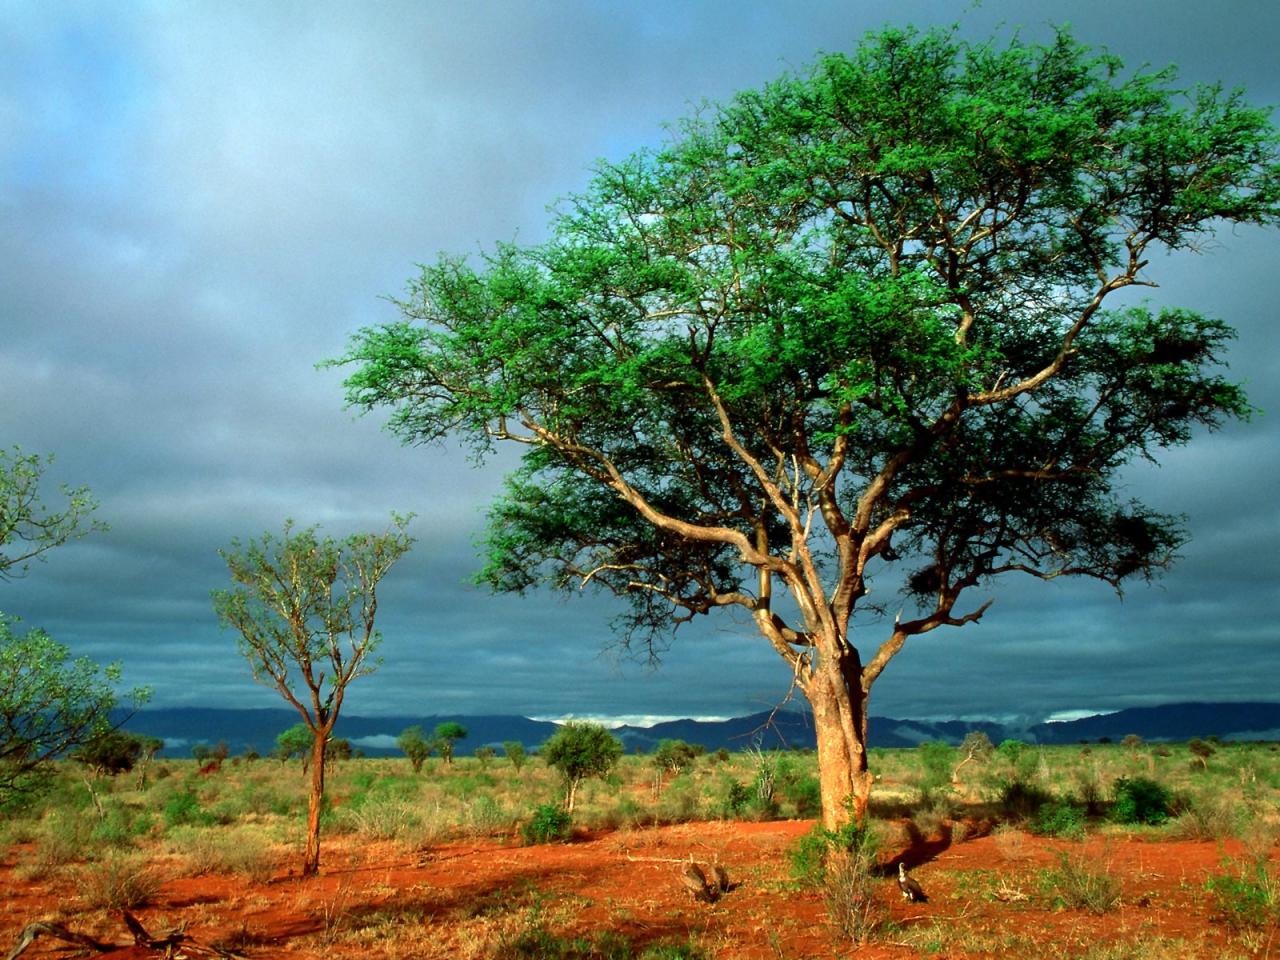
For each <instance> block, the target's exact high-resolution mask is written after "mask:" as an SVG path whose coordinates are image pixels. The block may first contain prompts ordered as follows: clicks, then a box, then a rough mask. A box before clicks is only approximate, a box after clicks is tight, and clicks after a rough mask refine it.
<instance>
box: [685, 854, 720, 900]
mask: <svg viewBox="0 0 1280 960" xmlns="http://www.w3.org/2000/svg"><path fill="white" fill-rule="evenodd" d="M680 882H681V883H682V884H684V887H685V889H686V890H688V891H689V893H691V894H692V895H693V899H695V900H702V901H704V902H705V903H715V901H716V900H717V899H718V898H719V896H720V890H719V888H718V887H713V886H711V885H710V884H708V883H707V875H706V874H705V873H703V872H702V868H701V867H700V866H698V865H697V864H696V863H694V862H693V857H690V858H689V862H688V863H686V864H685V865H684V869H683V870H682V871H680Z"/></svg>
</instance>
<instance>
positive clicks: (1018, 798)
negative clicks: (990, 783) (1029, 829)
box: [998, 741, 1053, 821]
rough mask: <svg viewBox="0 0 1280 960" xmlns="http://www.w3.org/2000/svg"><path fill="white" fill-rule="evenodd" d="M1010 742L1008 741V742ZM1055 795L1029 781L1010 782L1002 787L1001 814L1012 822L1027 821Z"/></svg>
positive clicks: (1006, 782)
mask: <svg viewBox="0 0 1280 960" xmlns="http://www.w3.org/2000/svg"><path fill="white" fill-rule="evenodd" d="M1006 742H1008V741H1006ZM1052 799H1053V795H1052V794H1050V793H1049V791H1048V790H1045V789H1044V788H1043V787H1040V786H1037V785H1036V784H1034V783H1032V782H1030V781H1029V780H1021V779H1019V780H1008V781H1005V782H1004V783H1002V784H1001V785H1000V794H999V801H998V802H999V804H1000V812H1001V813H1002V814H1003V815H1004V816H1005V817H1006V818H1007V819H1010V820H1017V821H1025V820H1030V819H1031V818H1032V817H1034V816H1035V815H1036V814H1037V813H1038V812H1039V810H1040V808H1041V807H1043V806H1044V805H1045V804H1046V803H1049V802H1050V801H1051V800H1052Z"/></svg>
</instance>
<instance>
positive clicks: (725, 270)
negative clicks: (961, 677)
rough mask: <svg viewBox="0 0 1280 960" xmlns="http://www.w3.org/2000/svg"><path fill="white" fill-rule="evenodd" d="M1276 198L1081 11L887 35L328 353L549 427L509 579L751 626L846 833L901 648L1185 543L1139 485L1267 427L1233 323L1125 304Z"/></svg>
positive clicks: (866, 784) (1272, 171) (725, 108)
mask: <svg viewBox="0 0 1280 960" xmlns="http://www.w3.org/2000/svg"><path fill="white" fill-rule="evenodd" d="M1278 198H1280V168H1278V166H1277V138H1276V134H1275V131H1274V130H1273V128H1272V127H1271V126H1270V123H1269V120H1268V115H1267V113H1266V111H1263V110H1260V109H1254V108H1251V107H1250V106H1248V105H1247V104H1246V103H1245V102H1244V101H1243V99H1242V96H1241V95H1240V94H1239V93H1227V92H1224V91H1222V90H1220V89H1216V88H1197V89H1194V90H1183V89H1179V88H1178V86H1177V80H1176V76H1175V74H1174V73H1173V71H1171V70H1161V71H1155V72H1152V71H1145V70H1139V71H1136V72H1126V71H1125V70H1124V69H1123V68H1122V66H1121V64H1119V63H1118V62H1117V61H1116V60H1115V59H1114V58H1113V57H1111V56H1109V55H1106V54H1099V53H1097V52H1094V51H1091V50H1089V49H1087V48H1085V47H1083V46H1081V45H1079V44H1078V43H1076V42H1075V41H1074V40H1073V39H1072V38H1071V37H1070V36H1069V35H1068V34H1067V33H1066V32H1059V34H1058V35H1057V36H1056V38H1055V39H1054V41H1053V42H1051V43H1048V44H1047V45H1027V44H1023V43H1020V42H1013V43H1011V44H1008V45H1004V44H1000V43H996V42H988V43H979V44H969V43H965V42H962V41H960V40H958V39H956V38H955V37H954V36H953V35H952V34H949V33H946V32H933V33H928V34H923V35H922V34H919V33H915V32H912V31H898V30H889V31H885V32H883V33H880V34H878V35H874V36H870V37H868V38H867V39H866V41H865V42H864V43H863V44H862V45H861V47H860V48H859V49H858V50H856V51H855V52H854V53H853V54H852V55H848V56H843V55H835V56H828V57H824V58H823V59H821V60H819V61H818V62H817V63H816V65H814V66H813V67H812V68H811V69H810V70H808V71H807V72H805V73H803V74H801V75H794V76H787V77H784V78H782V79H780V80H779V81H777V82H775V83H773V84H771V85H769V86H767V87H765V88H764V89H761V90H757V91H749V92H746V93H742V94H740V95H738V96H737V97H736V98H734V99H733V100H732V101H730V102H728V103H726V104H724V105H722V106H719V107H714V108H708V109H707V110H705V111H703V113H702V114H701V115H700V116H698V117H697V118H695V119H693V120H691V121H690V122H687V123H685V124H684V125H683V126H681V127H680V128H679V129H678V133H677V134H676V136H675V137H673V139H672V142H671V143H670V144H669V145H668V146H667V147H665V148H664V149H661V150H658V151H654V152H642V153H639V154H637V155H634V156H632V157H630V158H628V159H625V160H622V161H621V162H617V163H605V164H602V165H601V166H600V167H599V169H598V172H597V174H596V176H595V177H594V179H593V180H592V182H591V184H590V186H589V187H588V188H587V189H586V191H584V192H583V193H582V194H581V195H578V196H576V197H573V198H571V199H569V200H568V201H567V202H565V203H564V204H562V206H561V208H560V209H559V211H558V212H557V214H556V216H555V219H554V224H553V231H552V235H551V238H550V239H549V240H548V241H546V242H545V243H542V244H541V245H538V246H534V247H532V248H519V247H516V246H512V245H506V246H499V247H497V248H496V250H495V251H494V252H492V253H491V254H489V255H487V256H485V257H484V259H483V263H481V264H480V265H479V266H478V267H476V266H472V265H470V264H469V263H467V262H466V261H464V260H463V259H460V258H452V257H443V258H441V259H440V260H439V261H438V262H436V263H435V264H433V265H430V266H427V267H425V268H424V269H423V270H422V273H421V275H420V276H419V277H418V278H417V279H416V280H415V281H414V282H413V283H412V284H411V286H410V292H409V295H408V296H407V297H406V298H405V299H404V300H403V301H402V302H400V303H399V307H400V310H401V311H402V313H403V317H402V318H401V319H400V320H398V321H397V322H393V323H389V324H387V325H385V326H381V327H377V328H371V329H365V330H362V331H360V332H359V333H358V334H357V335H356V336H355V337H354V338H353V341H352V343H351V346H350V349H349V351H348V353H347V354H346V355H345V356H344V357H342V358H340V359H339V360H338V361H335V362H338V363H347V364H352V365H354V366H355V369H354V370H353V372H351V374H350V376H349V378H348V379H347V381H346V386H347V389H348V399H349V401H350V402H351V403H352V404H354V405H356V406H358V407H362V408H366V409H370V408H375V407H389V408H391V411H392V413H391V419H390V425H391V428H392V429H393V430H394V431H395V432H396V433H398V434H399V435H400V436H401V437H402V438H404V439H405V440H406V441H408V442H421V441H427V440H432V439H435V438H441V437H444V436H446V435H452V434H455V433H457V434H461V435H464V436H469V437H472V438H474V439H475V440H476V441H477V442H478V444H479V445H480V448H481V450H485V449H488V448H489V447H490V446H491V445H492V444H493V443H494V442H495V441H509V442H513V443H516V444H523V445H524V446H525V448H526V450H525V454H524V457H523V461H522V464H521V466H520V467H519V469H517V470H516V471H515V472H514V473H513V475H512V476H510V478H509V480H508V483H507V486H506V490H505V493H504V494H503V495H502V496H501V497H500V498H499V499H498V501H497V502H496V503H495V504H494V505H493V506H492V508H491V512H490V516H489V520H490V528H489V533H488V539H487V548H488V557H487V564H486V566H485V567H484V570H483V572H482V574H481V578H482V579H483V580H485V581H487V582H488V583H489V584H491V585H492V586H493V587H495V588H497V589H499V590H523V589H525V588H528V587H530V586H532V585H534V584H536V583H539V582H545V581H549V582H550V583H552V584H554V585H556V586H559V587H561V588H566V589H568V588H574V587H577V586H580V585H583V584H587V583H590V584H593V585H595V586H597V587H600V588H604V589H606V590H611V591H613V592H615V593H617V594H620V595H623V596H625V597H627V598H629V599H630V605H629V613H628V614H627V615H625V617H624V620H625V628H626V629H625V632H624V636H625V638H626V639H627V640H628V642H630V643H633V644H637V643H638V644H648V645H650V648H651V649H652V648H653V647H654V645H656V644H659V643H660V642H661V641H663V640H664V639H665V636H666V634H667V633H668V632H669V631H670V630H671V629H672V628H674V627H676V626H678V625H679V624H680V623H682V622H684V621H686V620H688V619H690V618H692V617H694V616H697V615H700V614H707V613H710V612H711V611H713V610H715V609H717V608H721V607H734V608H738V609H741V610H745V611H747V612H748V613H749V615H750V617H751V618H752V619H753V620H754V623H755V626H756V627H757V628H758V630H759V633H760V635H761V636H762V637H763V639H764V640H765V641H767V642H768V643H770V644H771V645H772V646H773V648H774V649H775V650H776V651H777V653H778V655H779V656H780V657H781V658H782V659H783V660H784V661H785V663H786V665H787V669H788V671H790V672H791V673H792V674H793V675H794V677H795V680H796V683H797V684H798V685H799V687H800V688H801V689H802V690H803V692H804V694H805V696H806V697H807V698H808V700H809V703H810V704H811V706H812V709H813V714H814V721H815V726H816V732H817V740H818V757H819V763H820V768H821V783H822V800H823V820H824V822H825V823H826V825H827V826H829V827H834V826H836V825H838V824H839V823H841V822H843V821H845V820H847V819H848V818H849V816H850V815H852V816H855V817H858V818H861V817H862V816H863V814H864V812H865V809H866V801H867V795H868V792H869V789H870V777H869V775H868V772H867V756H866V742H867V702H868V696H869V694H870V692H871V688H872V685H873V684H874V683H875V681H876V679H877V678H878V677H879V676H880V675H881V673H882V672H883V671H884V669H885V667H886V665H887V664H888V663H889V661H890V660H891V659H892V658H893V657H894V655H895V654H897V653H898V652H899V651H900V650H901V649H902V648H903V645H904V644H905V643H906V642H907V641H908V639H909V638H911V637H913V636H916V635H919V634H923V633H926V632H928V631H932V630H935V629H937V628H939V627H959V626H963V625H965V624H969V623H973V622H974V621H977V620H978V619H979V618H980V617H981V616H982V615H983V612H984V611H985V610H986V609H987V607H988V604H989V602H990V600H989V599H988V595H987V589H988V587H989V585H990V583H991V581H992V580H993V579H994V578H996V577H999V576H1001V575H1003V574H1012V573H1020V574H1024V575H1029V576H1032V577H1038V578H1042V579H1049V578H1053V577H1059V576H1064V575H1078V576H1085V577H1093V578H1097V579H1099V580H1102V581H1105V582H1106V583H1108V584H1111V585H1112V586H1114V587H1115V588H1116V589H1117V590H1118V589H1120V587H1121V586H1122V584H1123V583H1124V582H1125V581H1126V580H1128V579H1130V578H1134V577H1137V578H1143V577H1150V576H1152V575H1153V574H1155V573H1157V572H1158V571H1160V570H1161V569H1162V568H1164V567H1165V566H1166V565H1168V564H1169V563H1170V561H1171V560H1172V559H1173V556H1174V553H1175V550H1176V549H1177V548H1178V546H1179V545H1180V544H1181V543H1182V542H1183V539H1184V533H1183V531H1182V529H1181V528H1180V525H1179V520H1178V518H1176V517H1172V516H1168V515H1164V514H1160V513H1157V512H1155V511H1153V510H1152V509H1150V508H1149V507H1147V506H1146V505H1144V504H1142V503H1139V502H1136V501H1132V500H1124V499H1122V497H1121V496H1120V494H1119V493H1118V491H1117V490H1116V484H1115V480H1116V476H1117V472H1118V471H1119V470H1120V469H1121V468H1123V467H1124V466H1125V465H1126V464H1128V463H1130V462H1131V461H1133V460H1134V459H1135V458H1147V459H1151V458H1153V457H1155V456H1156V455H1157V454H1158V452H1159V450H1160V449H1161V448H1164V447H1168V446H1170V445H1176V444H1181V443H1184V442H1186V441H1188V440H1189V439H1190V438H1191V437H1192V435H1193V433H1194V432H1195V430H1196V429H1197V428H1198V427H1201V426H1208V427H1215V426H1217V425H1219V424H1220V423H1221V422H1223V420H1224V419H1225V418H1231V417H1239V416H1243V415H1245V414H1247V413H1248V406H1247V402H1246V400H1245V398H1244V396H1243V394H1242V392H1241V390H1240V389H1239V388H1238V387H1237V386H1235V385H1234V384H1232V383H1230V382H1228V381H1226V380H1224V379H1223V378H1222V377H1221V376H1220V375H1219V373H1218V372H1217V371H1216V370H1215V367H1216V366H1217V365H1218V364H1219V362H1220V360H1221V358H1222V354H1223V350H1224V347H1225V344H1226V343H1227V341H1228V340H1229V339H1230V338H1231V337H1232V336H1233V331H1232V330H1231V328H1230V327H1229V326H1228V325H1227V324H1225V323H1223V322H1221V321H1220V320H1217V319H1212V318H1208V317H1203V316H1200V315H1198V314H1196V313H1194V312H1191V311H1189V310H1183V309H1152V308H1150V307H1148V306H1141V305H1135V302H1136V301H1134V300H1131V301H1130V302H1127V303H1122V304H1120V306H1119V308H1118V309H1108V305H1109V304H1111V305H1113V306H1114V301H1115V297H1114V295H1115V294H1117V293H1119V292H1120V291H1123V290H1125V289H1126V288H1129V287H1134V286H1154V281H1153V279H1152V265H1153V262H1155V263H1158V262H1159V261H1158V258H1159V257H1160V255H1161V254H1162V252H1163V251H1168V250H1195V249H1197V248H1198V247H1199V245H1200V244H1202V243H1203V242H1204V241H1206V240H1208V239H1210V238H1211V236H1212V233H1213V231H1214V230H1215V229H1218V228H1219V227H1220V226H1221V225H1222V224H1226V223H1259V224H1263V223H1272V222H1274V221H1275V219H1276V216H1277V212H1278V205H1277V200H1278ZM895 566H896V567H897V570H896V571H894V570H893V568H894V567H895ZM885 574H888V575H890V576H892V577H893V578H894V579H892V581H891V582H895V583H900V584H904V585H905V586H904V592H905V593H906V595H907V597H906V599H905V601H904V609H903V611H902V613H900V614H899V615H898V617H897V618H895V619H893V620H892V621H890V620H888V618H887V617H886V616H884V615H882V612H881V611H877V610H875V609H873V608H871V607H869V606H868V602H867V599H866V598H867V595H868V593H869V592H870V586H871V583H872V579H873V577H875V576H877V575H885ZM975 595H976V596H975ZM894 606H895V607H896V606H897V604H894ZM860 612H861V613H862V614H863V616H862V617H858V618H855V614H857V613H860Z"/></svg>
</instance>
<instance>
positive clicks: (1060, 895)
mask: <svg viewBox="0 0 1280 960" xmlns="http://www.w3.org/2000/svg"><path fill="white" fill-rule="evenodd" d="M1040 889H1041V892H1042V893H1043V894H1044V895H1045V897H1046V898H1047V899H1048V901H1049V902H1050V903H1051V904H1052V905H1053V906H1055V907H1066V908H1068V909H1072V910H1088V911H1089V912H1090V913H1098V914H1102V913H1106V912H1107V911H1108V910H1111V909H1112V908H1113V907H1114V906H1115V905H1116V904H1117V903H1119V902H1120V881H1119V880H1117V879H1116V878H1115V877H1113V876H1112V875H1111V873H1110V871H1109V870H1107V869H1106V868H1105V867H1104V868H1103V869H1102V870H1097V869H1094V865H1093V862H1092V861H1090V860H1088V859H1086V858H1085V857H1084V856H1083V855H1078V856H1071V855H1069V854H1066V853H1059V854H1058V866H1057V867H1050V868H1047V869H1045V870H1041V871H1040Z"/></svg>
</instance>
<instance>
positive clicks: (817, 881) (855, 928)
mask: <svg viewBox="0 0 1280 960" xmlns="http://www.w3.org/2000/svg"><path fill="white" fill-rule="evenodd" d="M787 856H788V858H789V859H790V861H791V876H792V877H793V878H794V879H795V880H796V882H797V883H799V884H800V885H801V886H803V887H809V888H817V889H818V890H820V891H821V893H822V899H823V903H824V905H825V906H826V910H827V918H828V919H829V920H830V921H831V923H832V925H833V926H835V928H836V929H837V930H838V931H839V932H840V934H841V936H843V937H846V938H848V939H850V940H852V941H853V942H854V943H859V944H861V943H866V942H867V940H869V939H870V938H871V935H872V933H873V932H874V931H875V930H876V929H878V928H879V927H880V926H881V925H882V923H883V922H884V920H885V919H886V916H887V913H886V911H885V908H884V906H883V904H882V903H881V902H880V901H879V900H878V899H877V897H876V888H877V887H878V886H879V885H880V883H881V881H880V880H879V879H878V878H877V877H876V875H875V867H876V839H875V835H874V834H873V833H872V831H871V830H870V829H869V828H867V827H865V826H861V827H860V826H859V825H858V824H857V823H854V822H850V823H848V824H846V825H845V826H843V827H841V828H840V829H839V830H836V831H832V830H828V829H826V828H825V827H823V826H822V825H821V824H819V825H818V826H815V827H814V828H813V829H812V830H810V831H809V832H808V833H806V834H805V835H804V836H802V837H801V838H800V839H799V840H798V841H796V843H795V845H794V846H792V847H791V849H790V850H788V851H787Z"/></svg>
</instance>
